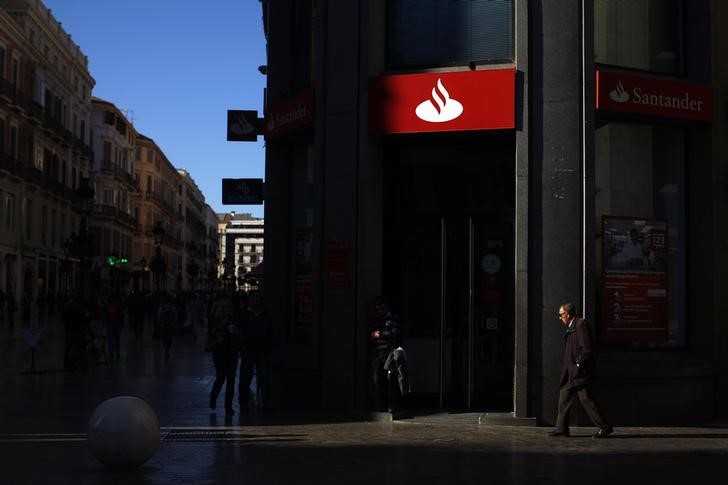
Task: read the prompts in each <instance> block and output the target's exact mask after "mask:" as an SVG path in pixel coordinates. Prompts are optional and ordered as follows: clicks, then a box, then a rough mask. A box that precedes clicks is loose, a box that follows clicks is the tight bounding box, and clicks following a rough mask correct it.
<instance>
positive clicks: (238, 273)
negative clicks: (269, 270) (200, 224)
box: [218, 212, 265, 291]
mask: <svg viewBox="0 0 728 485" xmlns="http://www.w3.org/2000/svg"><path fill="white" fill-rule="evenodd" d="M218 220H219V221H220V223H219V226H218V227H219V235H220V236H219V237H220V240H219V243H220V255H221V259H220V271H219V274H220V278H221V279H222V280H223V282H224V283H225V285H226V287H228V288H230V289H238V290H245V291H247V290H249V289H251V287H253V286H257V285H258V283H259V278H258V277H257V276H256V275H253V278H251V277H250V276H249V274H250V273H251V271H252V270H253V269H254V268H256V267H257V266H258V265H261V264H262V263H263V254H264V252H263V247H264V240H265V221H264V220H263V219H260V218H257V217H253V216H252V215H250V214H249V213H242V214H236V213H235V212H230V213H226V214H218Z"/></svg>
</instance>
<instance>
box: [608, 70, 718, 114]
mask: <svg viewBox="0 0 728 485" xmlns="http://www.w3.org/2000/svg"><path fill="white" fill-rule="evenodd" d="M596 78H597V79H596V88H597V93H596V94H597V96H596V103H597V106H596V107H597V110H607V111H619V112H623V113H635V114H643V115H650V116H661V117H666V118H681V119H688V120H698V121H712V119H713V88H712V86H710V85H708V84H697V83H690V82H686V81H680V80H675V79H659V78H654V77H648V76H638V75H635V74H625V73H619V72H611V71H610V72H607V71H600V70H597V72H596Z"/></svg>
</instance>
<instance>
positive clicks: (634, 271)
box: [599, 216, 669, 342]
mask: <svg viewBox="0 0 728 485" xmlns="http://www.w3.org/2000/svg"><path fill="white" fill-rule="evenodd" d="M602 234H603V244H602V321H601V325H600V332H599V333H600V339H601V341H602V342H663V341H665V340H667V339H668V336H669V328H668V305H667V303H668V300H667V255H668V245H667V222H666V221H660V220H644V219H634V218H626V217H611V216H603V217H602Z"/></svg>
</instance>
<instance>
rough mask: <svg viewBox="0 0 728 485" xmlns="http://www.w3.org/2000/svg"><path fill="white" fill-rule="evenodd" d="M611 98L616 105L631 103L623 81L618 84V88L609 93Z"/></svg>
mask: <svg viewBox="0 0 728 485" xmlns="http://www.w3.org/2000/svg"><path fill="white" fill-rule="evenodd" d="M609 97H610V98H611V100H612V101H614V102H615V103H626V102H627V101H629V94H627V91H625V90H624V86H622V81H619V82H617V87H616V88H615V89H613V90H611V91H610V92H609Z"/></svg>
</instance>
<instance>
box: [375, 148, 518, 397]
mask: <svg viewBox="0 0 728 485" xmlns="http://www.w3.org/2000/svg"><path fill="white" fill-rule="evenodd" d="M453 141H456V142H455V143H453ZM512 141H513V138H512V136H510V135H499V136H490V137H485V139H484V138H478V139H473V138H470V137H463V138H457V139H456V140H453V139H452V137H448V142H447V143H443V142H438V141H437V140H432V139H428V140H426V141H419V142H417V143H414V142H413V143H401V142H400V143H399V144H397V145H393V146H392V147H390V148H389V150H388V157H387V166H386V169H385V183H386V193H387V203H386V206H385V214H386V216H385V249H384V253H385V256H384V261H385V267H384V288H385V293H386V294H387V295H388V296H389V297H390V300H391V301H392V302H393V308H394V310H395V311H396V312H397V313H398V314H399V317H400V319H401V324H402V334H403V346H404V347H405V350H406V352H407V358H408V363H409V373H410V380H411V385H412V392H413V394H412V395H411V397H410V402H411V403H412V404H414V405H416V406H417V405H420V406H424V407H428V408H432V407H434V408H442V409H448V410H489V411H511V410H512V409H513V363H514V360H513V359H514V342H515V340H514V314H515V312H514V289H515V280H514V274H515V261H514V235H513V227H514V226H513V214H514V211H513V207H514V192H515V189H514V185H515V177H514V175H515V174H514V160H513V157H514V151H513V144H512Z"/></svg>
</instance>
